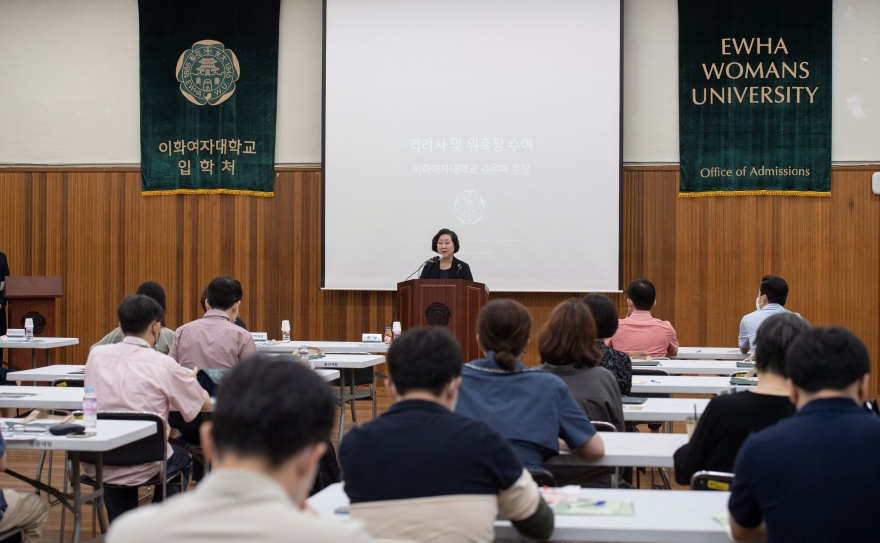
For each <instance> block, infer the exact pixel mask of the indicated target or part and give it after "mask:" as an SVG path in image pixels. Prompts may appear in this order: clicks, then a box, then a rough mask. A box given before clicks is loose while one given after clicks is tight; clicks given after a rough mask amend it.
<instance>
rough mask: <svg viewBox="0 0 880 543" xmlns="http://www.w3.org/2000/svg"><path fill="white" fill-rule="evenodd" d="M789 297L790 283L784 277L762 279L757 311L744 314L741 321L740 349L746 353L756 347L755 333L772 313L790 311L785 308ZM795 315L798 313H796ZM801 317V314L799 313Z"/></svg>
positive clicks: (768, 276)
mask: <svg viewBox="0 0 880 543" xmlns="http://www.w3.org/2000/svg"><path fill="white" fill-rule="evenodd" d="M787 298H788V283H786V282H785V279H783V278H782V277H777V276H775V275H765V276H764V277H763V278H762V279H761V286H760V287H759V288H758V297H757V298H756V299H755V307H756V309H755V311H752V312H751V313H749V314H748V315H746V316H744V317H743V318H742V320H741V321H740V323H739V349H740V351H742V352H743V353H744V354H745V353H748V352H749V351H754V349H755V333H756V332H757V331H758V328H759V327H760V326H761V323H762V322H764V321H765V320H766V319H767V317H769V316H770V315H776V314H777V313H790V311H789V310H788V309H785V307H784V306H785V300H786V299H787ZM795 315H798V314H797V313H795ZM798 316H799V317H800V315H798Z"/></svg>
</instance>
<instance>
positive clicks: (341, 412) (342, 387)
mask: <svg viewBox="0 0 880 543" xmlns="http://www.w3.org/2000/svg"><path fill="white" fill-rule="evenodd" d="M344 430H345V369H344V368H343V369H342V371H340V372H339V439H338V440H337V441H336V447H337V449H338V448H339V446H340V445H342V432H343V431H344Z"/></svg>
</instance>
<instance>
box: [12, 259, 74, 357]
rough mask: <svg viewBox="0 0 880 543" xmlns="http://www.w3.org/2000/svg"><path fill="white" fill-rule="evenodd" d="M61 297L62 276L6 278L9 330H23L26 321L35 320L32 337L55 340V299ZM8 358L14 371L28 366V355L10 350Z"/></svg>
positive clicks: (20, 351) (19, 350)
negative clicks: (14, 368) (53, 338)
mask: <svg viewBox="0 0 880 543" xmlns="http://www.w3.org/2000/svg"><path fill="white" fill-rule="evenodd" d="M60 297H61V277H60V276H52V277H26V276H19V277H16V276H9V277H7V278H6V299H7V300H9V307H8V310H9V321H8V326H9V328H24V320H25V319H26V318H32V319H34V337H38V336H43V337H56V335H57V334H56V333H55V332H56V329H55V299H56V298H60ZM9 351H10V353H9V358H10V361H11V363H12V365H13V366H15V367H17V368H29V367H31V360H30V353H28V352H26V351H25V350H24V349H10V350H9Z"/></svg>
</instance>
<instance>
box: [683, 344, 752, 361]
mask: <svg viewBox="0 0 880 543" xmlns="http://www.w3.org/2000/svg"><path fill="white" fill-rule="evenodd" d="M748 356H749V355H748V353H746V354H743V353H742V351H740V350H739V348H738V347H679V348H678V353H677V354H676V355H675V356H670V357H669V358H682V359H687V360H745V359H746V358H748Z"/></svg>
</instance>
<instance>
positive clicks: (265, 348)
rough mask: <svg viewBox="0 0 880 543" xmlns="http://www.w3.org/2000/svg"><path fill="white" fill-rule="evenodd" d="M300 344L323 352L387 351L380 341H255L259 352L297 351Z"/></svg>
mask: <svg viewBox="0 0 880 543" xmlns="http://www.w3.org/2000/svg"><path fill="white" fill-rule="evenodd" d="M302 345H307V346H309V347H316V348H318V349H323V350H324V352H327V353H332V354H337V353H377V354H385V353H387V352H388V347H389V345H387V344H385V343H380V342H370V343H364V342H360V341H305V340H299V339H294V340H291V341H269V342H266V343H262V342H261V343H257V350H258V351H260V352H261V353H280V354H290V353H293V352H294V351H299V348H300V347H301V346H302Z"/></svg>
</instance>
